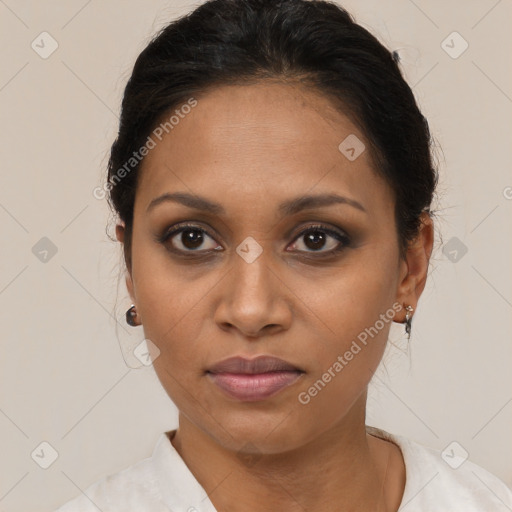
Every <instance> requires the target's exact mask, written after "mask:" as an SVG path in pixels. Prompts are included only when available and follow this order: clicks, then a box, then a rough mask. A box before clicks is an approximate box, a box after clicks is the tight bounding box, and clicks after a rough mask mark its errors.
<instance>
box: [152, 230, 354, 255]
mask: <svg viewBox="0 0 512 512" xmlns="http://www.w3.org/2000/svg"><path fill="white" fill-rule="evenodd" d="M187 229H191V230H194V231H199V232H201V233H203V234H206V235H208V236H209V237H210V238H212V239H214V237H213V236H211V235H210V234H209V233H208V231H207V230H205V229H203V228H201V227H199V226H198V225H196V224H189V223H182V224H178V225H176V226H174V227H173V228H172V229H170V230H167V231H164V232H163V234H162V235H160V236H158V237H157V242H159V243H161V244H163V245H165V246H166V248H168V250H170V251H171V252H173V253H175V254H179V255H181V256H183V255H187V257H201V256H205V254H212V253H213V252H214V251H217V250H218V249H210V250H207V251H192V250H190V251H182V250H180V249H175V248H169V247H168V245H167V242H168V241H169V240H171V239H172V238H173V237H174V236H175V235H177V234H179V233H182V232H183V231H185V230H187ZM315 231H320V232H322V233H325V234H327V235H329V236H332V237H333V238H335V239H336V240H337V241H338V242H339V243H340V244H341V245H339V246H337V247H336V248H334V249H331V250H329V251H298V252H299V253H301V254H302V255H304V254H306V255H307V256H306V257H309V255H311V254H313V255H315V256H314V257H315V258H326V257H330V256H334V255H335V254H337V253H339V252H341V251H343V250H344V249H345V248H347V247H349V246H350V244H351V240H350V238H349V237H348V236H347V235H346V234H344V233H343V232H342V231H337V230H334V229H332V228H330V227H328V226H326V225H323V224H314V225H311V226H308V227H307V228H305V229H304V230H302V231H301V232H300V233H298V234H297V235H296V236H295V238H294V239H293V240H294V241H295V240H298V239H299V238H301V237H302V236H304V235H306V234H308V233H310V232H315ZM194 253H196V254H197V256H193V254H194Z"/></svg>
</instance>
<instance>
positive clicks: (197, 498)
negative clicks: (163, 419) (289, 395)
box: [55, 426, 512, 512]
mask: <svg viewBox="0 0 512 512" xmlns="http://www.w3.org/2000/svg"><path fill="white" fill-rule="evenodd" d="M366 428H367V432H368V433H369V434H371V435H374V436H376V437H380V438H382V439H386V440H388V441H391V442H393V443H395V444H396V445H398V446H399V447H400V449H401V451H402V455H403V458H404V461H405V469H406V483H405V489H404V494H403V497H402V502H401V504H400V508H399V511H400V512H459V511H460V512H502V511H503V512H505V511H510V510H512V491H511V490H510V489H509V488H508V487H507V486H506V485H505V484H504V483H503V482H502V481H501V480H500V479H498V478H497V477H496V476H494V475H492V474H491V473H489V472H488V471H486V470H485V469H483V468H481V467H480V466H477V465H476V464H474V463H472V462H470V461H469V460H464V457H459V456H460V455H465V453H464V452H463V448H462V447H460V445H457V444H453V443H452V445H450V446H449V447H448V449H447V450H445V451H444V452H443V454H441V452H440V451H438V450H435V449H432V448H427V447H425V446H422V445H420V444H418V443H416V442H414V441H411V440H409V439H407V438H405V437H402V436H397V435H393V434H389V433H388V432H386V431H384V430H381V429H378V428H374V427H369V426H367V427H366ZM445 461H447V462H445ZM454 468H456V469H454ZM98 510H101V511H102V512H121V511H122V512H134V511H137V512H216V510H215V508H214V506H213V504H212V503H211V501H210V500H209V498H208V496H207V494H206V492H205V490H204V489H203V488H202V487H201V485H200V484H199V482H198V481H197V480H196V479H195V477H194V475H193V474H192V473H191V472H190V470H189V469H188V467H187V466H186V464H185V462H184V461H183V459H182V458H181V456H180V455H179V453H178V452H177V451H176V449H175V448H174V446H173V445H172V443H171V442H170V440H169V438H168V437H167V433H163V434H161V436H160V437H159V439H158V442H157V444H156V446H155V449H154V450H153V454H152V456H151V457H148V458H146V459H143V460H141V461H139V462H137V463H135V464H133V465H132V466H129V467H128V468H126V469H124V470H122V471H120V472H118V473H115V474H112V475H108V476H106V477H104V478H102V479H100V480H98V481H97V482H95V483H94V484H92V485H90V486H89V487H88V488H87V489H86V490H85V495H84V494H81V495H79V496H78V497H77V498H75V499H73V500H71V501H68V502H67V503H66V504H64V505H63V506H61V507H60V508H59V509H58V510H56V511H55V512H98Z"/></svg>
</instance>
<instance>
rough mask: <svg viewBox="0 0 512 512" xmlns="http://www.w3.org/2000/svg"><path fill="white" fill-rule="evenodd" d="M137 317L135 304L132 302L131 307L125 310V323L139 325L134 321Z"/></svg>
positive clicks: (133, 325)
mask: <svg viewBox="0 0 512 512" xmlns="http://www.w3.org/2000/svg"><path fill="white" fill-rule="evenodd" d="M136 318H137V311H136V309H135V306H134V305H133V304H132V306H131V308H130V309H129V310H128V311H127V312H126V323H127V324H128V325H131V326H132V327H137V326H138V325H140V324H139V323H137V321H136Z"/></svg>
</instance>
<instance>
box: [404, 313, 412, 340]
mask: <svg viewBox="0 0 512 512" xmlns="http://www.w3.org/2000/svg"><path fill="white" fill-rule="evenodd" d="M413 311H414V308H413V307H412V306H406V307H405V333H406V334H407V339H408V340H410V339H411V322H412V312H413Z"/></svg>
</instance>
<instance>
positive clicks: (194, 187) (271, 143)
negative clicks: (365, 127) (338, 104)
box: [136, 83, 392, 215]
mask: <svg viewBox="0 0 512 512" xmlns="http://www.w3.org/2000/svg"><path fill="white" fill-rule="evenodd" d="M196 99H197V105H196V106H195V107H193V108H191V109H188V108H187V109H184V110H183V111H182V112H181V115H180V116H175V117H174V119H173V124H172V128H171V127H170V125H168V126H167V131H168V133H167V132H166V131H163V134H162V135H161V136H160V137H161V140H158V139H157V138H155V137H153V139H154V140H155V142H156V145H155V147H154V149H151V150H150V151H149V153H148V154H147V156H146V157H145V159H144V161H143V165H142V166H141V172H142V175H141V178H140V180H139V185H138V189H137V196H136V210H137V209H139V210H141V211H142V209H144V210H145V209H146V208H147V206H148V204H149V203H150V202H151V201H152V200H153V199H154V198H155V197H156V196H158V195H161V194H163V193H166V192H173V191H176V190H179V191H186V192H189V193H192V194H194V193H195V194H198V195H201V196H206V197H210V198H212V199H214V200H215V201H217V202H221V203H223V204H224V205H225V206H226V210H228V211H229V210H230V206H231V207H232V210H233V214H235V213H241V212H248V211H250V210H254V209H255V208H256V209H257V208H259V207H261V206H262V205H264V206H265V208H267V209H269V208H272V203H273V202H274V201H275V203H276V204H277V203H278V202H279V203H280V202H282V200H283V199H286V198H289V197H290V198H291V197H296V196H298V195H304V194H306V193H325V192H337V193H340V194H343V195H345V196H348V197H351V198H354V199H356V200H358V201H360V202H362V203H363V204H367V205H368V209H373V210H374V213H375V214H376V215H379V214H380V215H382V210H383V209H384V210H385V209H389V208H390V201H391V200H392V199H391V198H392V195H391V191H390V190H389V187H388V186H387V184H386V183H385V182H384V181H383V180H382V179H381V178H380V177H378V176H377V175H376V174H375V172H374V170H373V162H372V160H371V157H370V154H369V150H368V148H369V142H368V141H367V139H366V137H365V135H364V133H362V132H361V131H360V130H359V129H358V128H357V127H356V125H355V124H354V123H353V122H352V121H351V120H350V118H349V117H348V116H347V115H345V114H343V113H342V112H340V111H338V110H336V109H335V108H334V105H333V104H332V103H331V102H330V101H329V99H327V98H326V97H324V96H322V95H321V94H319V93H318V92H316V91H314V90H312V89H307V88H305V87H302V86H296V85H293V86H292V85H288V84H282V83H260V84H254V85H244V86H223V87H219V88H217V89H213V90H211V91H209V92H207V93H206V94H203V95H200V96H197V97H196ZM176 110H178V111H180V106H177V107H176V108H175V111H176ZM184 112H187V113H186V114H185V113H184ZM178 113H180V112H178ZM170 115H172V113H170V114H169V117H170ZM343 141H348V142H347V143H344V144H342V143H343ZM340 144H342V149H341V150H340ZM347 147H348V149H349V150H351V149H352V147H353V148H354V149H355V151H356V152H357V153H359V151H362V152H361V153H360V154H359V156H357V153H356V156H357V158H355V159H354V158H353V156H354V151H352V152H349V153H347V152H346V149H347ZM363 148H366V149H363ZM349 157H350V158H349ZM263 200H264V202H263ZM235 210H236V212H235ZM379 210H380V212H379Z"/></svg>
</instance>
